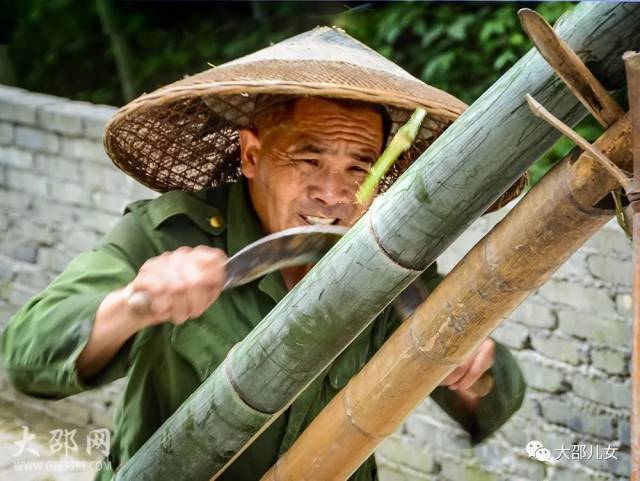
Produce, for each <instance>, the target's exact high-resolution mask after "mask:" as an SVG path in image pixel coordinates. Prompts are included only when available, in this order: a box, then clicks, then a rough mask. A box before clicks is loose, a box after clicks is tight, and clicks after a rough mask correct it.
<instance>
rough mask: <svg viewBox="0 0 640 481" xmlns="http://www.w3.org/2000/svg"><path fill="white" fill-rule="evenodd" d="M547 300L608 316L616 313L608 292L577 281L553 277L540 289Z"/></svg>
mask: <svg viewBox="0 0 640 481" xmlns="http://www.w3.org/2000/svg"><path fill="white" fill-rule="evenodd" d="M539 292H540V294H541V295H542V296H543V297H544V298H545V299H547V300H549V301H551V302H555V303H558V304H566V305H569V306H572V307H574V308H575V309H577V310H579V311H588V312H597V313H600V314H603V315H607V316H613V315H615V313H616V310H615V304H614V302H613V299H612V298H611V296H610V295H609V293H608V292H606V291H604V290H603V289H598V288H596V287H585V286H582V285H580V284H578V283H576V282H567V281H559V280H556V279H551V280H549V281H547V283H546V284H545V285H544V286H542V287H541V288H540V289H539Z"/></svg>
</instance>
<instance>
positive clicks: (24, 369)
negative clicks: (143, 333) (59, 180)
mask: <svg viewBox="0 0 640 481" xmlns="http://www.w3.org/2000/svg"><path fill="white" fill-rule="evenodd" d="M125 238H126V239H135V240H136V243H137V244H139V243H140V242H143V239H144V232H143V231H142V228H141V227H140V226H139V225H138V223H137V221H136V220H135V219H134V217H133V215H132V214H127V215H125V216H124V217H123V218H122V219H121V221H120V222H119V223H118V225H117V226H116V227H115V228H114V229H113V230H112V232H111V233H110V234H108V235H107V237H106V238H105V240H104V241H103V242H102V243H101V244H100V245H99V246H98V247H97V248H96V249H95V250H93V251H90V252H85V253H82V254H80V255H78V256H77V257H75V258H74V259H73V260H72V261H71V263H70V264H69V265H68V267H67V268H66V270H65V271H64V272H63V273H62V274H60V276H58V277H57V278H56V279H55V280H54V281H53V282H52V283H51V284H50V285H49V286H48V287H47V288H46V289H45V290H44V291H42V292H41V293H40V294H38V295H36V296H35V297H34V298H32V299H31V300H30V301H29V302H28V303H27V304H26V305H25V306H23V307H22V308H21V309H20V310H19V311H18V312H17V313H16V314H15V315H14V316H13V317H12V318H11V319H10V320H9V322H8V324H7V326H6V328H5V329H4V331H3V332H2V335H1V336H0V354H1V356H0V359H1V360H2V363H3V365H4V369H5V371H6V373H7V377H8V379H9V381H10V382H11V383H12V384H13V385H14V386H15V387H16V389H18V390H20V391H23V392H25V393H27V394H31V395H33V396H36V397H42V398H62V397H66V396H69V395H71V394H75V393H78V392H81V391H84V390H86V389H89V388H92V387H97V386H99V385H102V384H106V383H108V382H111V381H113V380H115V379H117V378H119V377H123V376H124V375H125V374H126V369H127V362H128V352H129V350H130V348H131V344H132V341H133V338H132V339H129V341H127V343H125V345H124V346H123V347H122V348H121V349H120V351H119V352H118V353H117V355H116V357H115V358H114V359H113V360H112V361H111V362H110V363H109V364H108V365H107V366H106V367H105V368H104V369H103V370H102V371H101V372H100V373H99V374H98V375H96V376H94V377H93V378H92V379H91V380H88V381H83V380H82V379H80V377H79V375H78V372H77V370H76V367H75V363H76V360H77V358H78V357H79V355H80V353H81V352H82V350H83V349H84V347H85V345H86V344H87V342H88V340H89V336H90V334H91V330H92V328H93V324H94V319H95V314H96V311H97V309H98V306H99V305H100V303H101V302H102V300H103V299H104V298H105V297H106V295H107V294H108V293H109V292H111V291H113V290H115V289H117V288H120V287H122V286H124V285H126V284H127V283H128V282H130V281H131V280H132V279H133V278H134V276H135V273H136V271H137V269H136V268H135V267H134V263H133V262H132V260H131V258H130V254H129V253H127V252H125V251H124V250H123V249H122V248H121V247H120V244H119V243H118V242H117V240H118V239H125ZM134 337H135V336H134Z"/></svg>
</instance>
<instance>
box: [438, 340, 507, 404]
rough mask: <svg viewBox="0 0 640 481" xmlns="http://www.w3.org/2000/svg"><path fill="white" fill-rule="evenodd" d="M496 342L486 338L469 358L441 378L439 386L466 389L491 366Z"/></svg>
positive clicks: (456, 389)
mask: <svg viewBox="0 0 640 481" xmlns="http://www.w3.org/2000/svg"><path fill="white" fill-rule="evenodd" d="M495 351H496V343H495V342H494V340H493V339H491V338H487V339H485V340H484V341H483V342H482V344H480V346H479V347H478V349H476V350H475V352H474V353H473V354H472V355H471V356H469V358H468V359H467V360H466V361H464V362H463V363H462V364H460V365H459V366H458V367H456V368H455V369H454V370H453V371H451V373H450V374H449V375H448V376H447V377H445V378H444V379H443V381H442V382H441V383H440V385H441V386H447V387H448V388H449V389H451V390H452V391H461V392H464V391H467V390H468V389H469V388H470V387H471V386H473V384H474V383H475V382H476V381H477V380H478V379H480V377H481V376H482V375H483V374H484V373H485V372H486V371H487V370H488V369H489V368H490V367H491V366H493V360H494V355H495Z"/></svg>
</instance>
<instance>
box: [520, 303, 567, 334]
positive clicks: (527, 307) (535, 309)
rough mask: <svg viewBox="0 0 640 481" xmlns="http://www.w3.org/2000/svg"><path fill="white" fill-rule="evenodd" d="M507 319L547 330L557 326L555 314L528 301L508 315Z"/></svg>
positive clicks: (547, 308)
mask: <svg viewBox="0 0 640 481" xmlns="http://www.w3.org/2000/svg"><path fill="white" fill-rule="evenodd" d="M509 319H512V320H514V321H516V322H518V323H522V324H526V325H527V326H531V327H542V328H547V329H554V328H555V327H556V325H557V324H558V321H557V319H556V316H555V314H554V313H553V311H552V310H551V309H550V308H549V307H546V306H543V305H541V304H538V303H536V302H533V301H530V300H527V301H525V302H523V303H522V304H520V305H519V306H518V307H517V308H516V310H514V311H513V312H512V313H511V314H510V315H509Z"/></svg>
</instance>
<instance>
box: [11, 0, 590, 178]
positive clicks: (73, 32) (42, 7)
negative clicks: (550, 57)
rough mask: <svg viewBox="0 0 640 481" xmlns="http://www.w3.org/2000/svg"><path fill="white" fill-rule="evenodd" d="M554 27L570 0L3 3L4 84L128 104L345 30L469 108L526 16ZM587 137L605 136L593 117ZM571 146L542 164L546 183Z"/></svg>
mask: <svg viewBox="0 0 640 481" xmlns="http://www.w3.org/2000/svg"><path fill="white" fill-rule="evenodd" d="M522 6H526V7H528V8H535V9H536V10H538V11H539V12H540V13H541V14H542V15H544V17H545V18H547V20H548V21H550V22H555V21H556V20H557V19H558V17H559V16H560V15H561V14H562V13H564V12H566V11H568V10H570V9H571V8H572V6H573V3H571V2H558V3H549V2H540V3H526V4H523V5H519V4H517V3H497V2H496V3H483V2H473V3H426V2H415V3H413V2H409V3H401V2H375V3H364V2H346V3H344V2H313V3H312V2H258V1H254V2H191V1H180V2H177V1H174V2H140V1H139V2H133V1H110V0H93V1H82V0H23V1H20V2H16V1H15V0H0V8H1V9H2V12H3V14H2V15H1V16H0V82H4V83H9V84H16V85H18V86H20V87H23V88H26V89H29V90H34V91H40V92H46V93H51V94H55V95H60V96H65V97H70V98H74V99H80V100H86V101H89V102H95V103H107V104H112V105H122V104H124V103H125V102H126V101H128V100H130V99H131V98H134V97H135V96H137V95H139V94H141V93H143V92H145V91H151V90H154V89H155V88H157V87H159V86H161V85H163V84H165V83H168V82H171V81H173V80H176V79H178V78H180V77H182V76H184V75H190V74H194V73H197V72H199V71H201V70H204V69H206V68H208V67H209V64H213V65H218V64H221V63H223V62H225V61H228V60H230V59H233V58H236V57H239V56H241V55H244V54H247V53H250V52H252V51H255V50H257V49H259V48H262V47H264V46H267V45H269V44H270V43H272V42H273V43H275V42H278V41H279V40H282V39H284V38H286V37H289V36H291V35H293V34H296V33H299V32H302V31H305V30H308V29H309V28H312V27H314V26H316V25H338V26H340V27H342V28H344V29H345V30H346V31H347V32H348V33H350V34H351V35H353V36H354V37H356V38H358V39H359V40H361V41H363V42H364V43H366V44H368V45H370V46H371V47H373V48H374V49H376V50H378V51H379V52H381V53H382V54H383V55H385V56H387V57H389V58H390V59H392V60H394V61H395V62H396V63H398V64H399V65H401V66H402V67H404V68H405V69H407V70H408V71H409V72H411V73H412V74H413V75H415V76H417V77H419V78H421V79H422V80H424V81H425V82H427V83H429V84H431V85H433V86H436V87H439V88H441V89H443V90H446V91H448V92H450V93H452V94H454V95H456V96H457V97H459V98H460V99H462V100H464V101H465V102H467V103H472V102H473V101H474V100H475V99H476V98H478V97H479V96H480V95H481V94H482V93H483V92H484V91H485V90H486V89H487V88H488V87H489V86H490V85H491V84H492V83H493V82H494V81H495V80H496V79H497V78H498V77H499V76H500V75H501V74H502V73H504V72H505V71H506V70H508V69H509V68H510V67H511V66H512V65H513V64H514V63H515V62H516V61H517V60H518V59H519V58H520V57H521V56H522V55H524V54H525V53H526V52H527V51H528V50H529V48H531V44H530V42H529V40H528V39H527V38H526V36H525V35H524V34H523V32H522V29H521V27H520V24H519V22H518V17H517V10H518V9H519V8H521V7H522ZM580 130H581V132H582V134H583V135H585V136H586V137H588V138H595V136H597V135H598V133H599V129H598V128H597V125H596V124H595V123H593V122H589V121H587V122H586V123H583V125H581V126H580ZM570 147H571V144H570V143H569V142H568V141H561V142H559V143H558V144H557V145H556V146H554V148H553V149H552V150H551V151H550V152H549V153H547V154H546V155H545V157H543V158H542V159H540V161H538V162H537V163H536V164H535V165H534V167H533V168H532V174H533V178H534V180H537V179H538V178H539V177H540V176H541V175H542V174H543V173H544V172H545V171H546V170H547V169H548V168H549V166H550V165H552V164H553V163H554V162H555V161H556V160H558V159H559V158H560V157H561V156H562V155H564V153H565V152H566V151H567V150H568V149H569V148H570Z"/></svg>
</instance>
